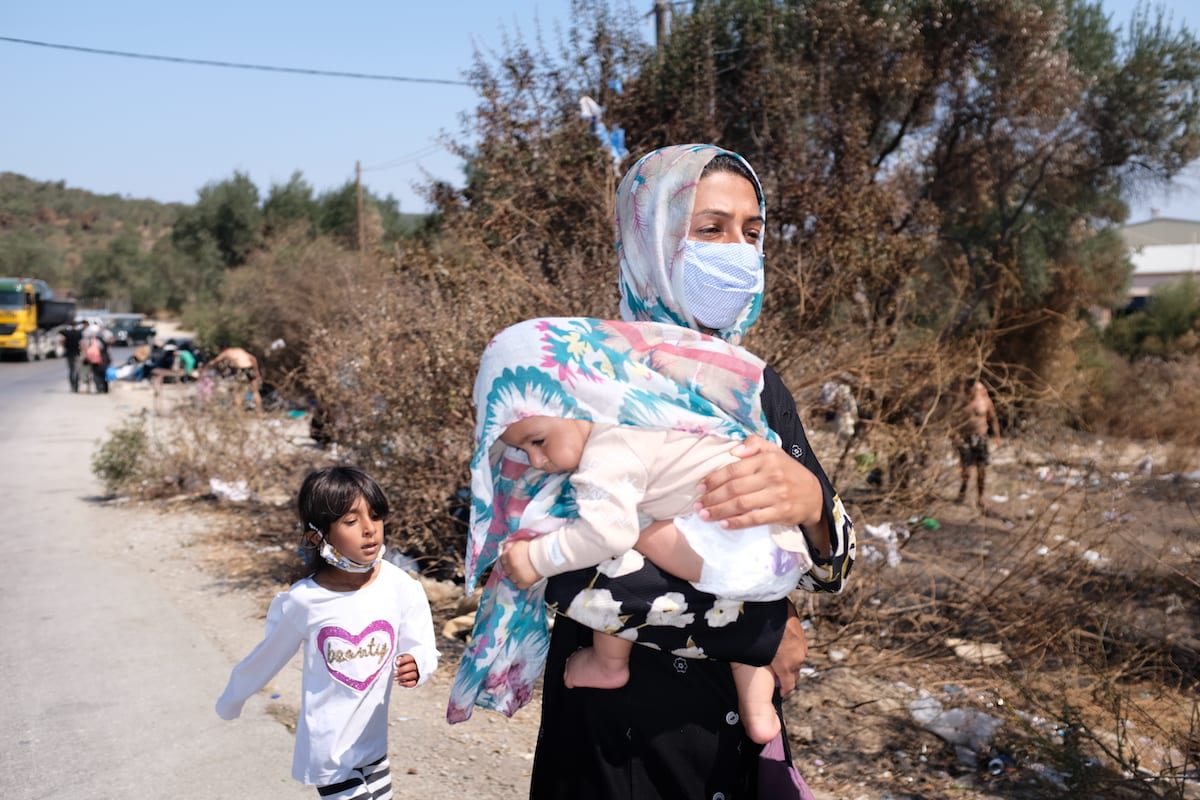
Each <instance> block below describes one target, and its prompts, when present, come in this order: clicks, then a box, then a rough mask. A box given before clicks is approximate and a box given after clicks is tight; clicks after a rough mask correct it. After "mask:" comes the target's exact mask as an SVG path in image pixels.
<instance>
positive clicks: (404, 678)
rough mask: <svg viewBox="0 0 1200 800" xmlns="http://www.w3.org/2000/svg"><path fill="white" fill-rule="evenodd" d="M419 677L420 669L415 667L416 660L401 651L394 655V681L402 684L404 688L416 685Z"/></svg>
mask: <svg viewBox="0 0 1200 800" xmlns="http://www.w3.org/2000/svg"><path fill="white" fill-rule="evenodd" d="M420 678H421V671H420V670H419V669H417V660H416V659H415V658H413V657H412V656H411V655H409V654H408V653H401V654H400V655H398V656H396V683H398V684H400V685H401V686H403V687H404V688H405V689H411V688H412V687H414V686H416V685H417V681H418V680H420Z"/></svg>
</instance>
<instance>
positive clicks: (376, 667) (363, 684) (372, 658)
mask: <svg viewBox="0 0 1200 800" xmlns="http://www.w3.org/2000/svg"><path fill="white" fill-rule="evenodd" d="M379 632H383V633H384V634H386V635H387V643H386V645H384V644H381V643H376V642H375V641H374V640H372V641H369V642H368V643H367V645H366V646H365V647H364V646H363V644H362V643H363V640H365V639H368V638H369V637H370V636H371V634H373V633H379ZM330 639H341V640H342V641H344V642H346V644H347V646H346V647H345V648H343V649H341V650H336V649H333V648H326V647H325V643H326V642H327V641H328V640H330ZM395 643H396V632H395V631H394V630H393V628H392V626H391V624H390V623H388V621H387V620H383V619H377V620H375V621H374V622H372V623H371V624H370V625H368V626H367V627H365V628H363V631H362V633H360V634H358V635H355V634H352V633H350V632H349V631H347V630H346V629H345V628H339V627H337V626H336V625H330V626H329V627H327V628H321V632H320V633H318V634H317V647H318V648H320V650H321V655H322V656H324V658H325V667H326V668H327V669H328V670H329V674H330V675H332V676H333V677H334V678H336V679H337V680H339V681H341V682H342V683H344V684H346V685H347V686H349V687H350V688H351V689H356V690H358V691H360V692H361V691H362V690H363V689H366V688H367V687H368V686H370V685H371V683H372V682H373V681H374V680H375V678H376V677H377V676H378V675H379V673H380V672H382V671H383V668H384V667H386V666H387V665H388V664H390V663H391V658H390V656H391V653H392V648H393V647H394V646H395ZM334 661H337V662H338V664H339V666H340V667H341V669H335V668H334V666H333V663H334ZM355 667H357V669H355ZM342 669H347V670H349V671H350V672H352V673H354V674H351V675H347V674H346V673H345V672H342ZM368 672H369V674H366V673H368Z"/></svg>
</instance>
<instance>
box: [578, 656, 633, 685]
mask: <svg viewBox="0 0 1200 800" xmlns="http://www.w3.org/2000/svg"><path fill="white" fill-rule="evenodd" d="M628 682H629V661H628V660H626V659H623V658H622V659H613V658H605V657H604V656H601V655H600V654H599V653H597V652H596V650H595V648H592V647H585V648H583V649H582V650H576V651H575V652H574V653H572V654H571V657H570V658H568V659H567V667H566V670H564V672H563V684H564V685H566V687H567V688H568V689H584V688H586V689H619V688H621V687H622V686H624V685H625V684H626V683H628Z"/></svg>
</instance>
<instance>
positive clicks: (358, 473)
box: [296, 466, 390, 534]
mask: <svg viewBox="0 0 1200 800" xmlns="http://www.w3.org/2000/svg"><path fill="white" fill-rule="evenodd" d="M360 495H361V496H362V498H363V499H364V500H366V501H367V506H368V507H369V508H370V509H371V511H372V512H373V513H374V514H375V516H377V517H378V518H379V519H387V516H388V513H389V512H390V508H389V506H388V501H387V496H386V495H384V493H383V489H381V488H380V487H379V484H378V483H376V482H375V479H374V478H372V477H371V476H370V475H368V474H367V473H365V472H363V471H362V470H361V469H358V468H357V467H348V466H342V467H323V468H321V469H315V470H313V471H312V472H309V473H308V475H306V476H305V477H304V483H303V484H301V485H300V494H299V496H297V498H296V512H297V514H298V515H299V517H300V525H301V526H302V527H303V528H304V529H305V530H311V528H310V527H309V526H312V527H313V528H316V529H317V530H318V531H320V532H321V533H323V534H324V533H328V532H329V527H330V526H331V525H333V523H335V522H337V521H338V520H339V519H341V518H342V517H344V516H346V513H347V512H348V511H349V510H350V507H351V506H352V505H354V501H355V500H357V499H358V497H359V496H360Z"/></svg>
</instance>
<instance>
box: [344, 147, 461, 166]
mask: <svg viewBox="0 0 1200 800" xmlns="http://www.w3.org/2000/svg"><path fill="white" fill-rule="evenodd" d="M441 149H442V146H441V145H440V144H433V145H429V146H427V147H425V148H423V149H421V150H417V151H415V152H412V153H409V154H408V155H406V156H397V157H396V158H393V159H392V160H391V161H385V162H383V163H382V164H374V165H372V166H369V167H363V168H362V169H363V172H377V171H380V170H387V169H395V168H396V167H402V166H404V165H406V164H411V163H413V162H414V161H420V160H421V159H423V158H427V157H429V156H431V155H433V154H434V153H437V152H438V151H440V150H441Z"/></svg>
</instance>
